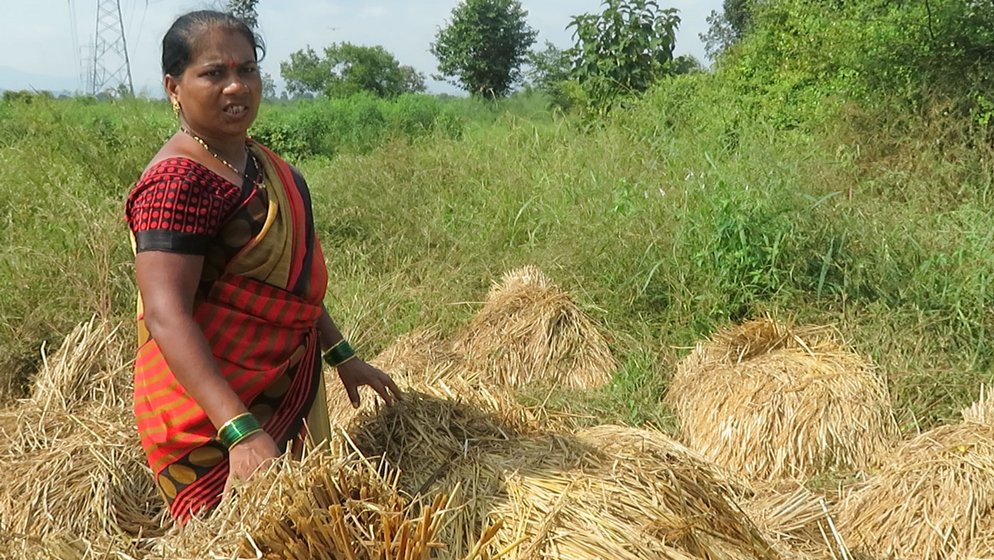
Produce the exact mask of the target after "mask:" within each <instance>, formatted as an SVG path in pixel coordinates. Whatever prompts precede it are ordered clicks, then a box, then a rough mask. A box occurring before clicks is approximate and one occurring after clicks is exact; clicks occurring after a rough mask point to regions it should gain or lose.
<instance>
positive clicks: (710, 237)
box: [0, 76, 994, 429]
mask: <svg viewBox="0 0 994 560" xmlns="http://www.w3.org/2000/svg"><path fill="white" fill-rule="evenodd" d="M713 79H714V78H712V77H709V76H696V77H694V76H692V77H687V78H681V79H678V80H673V81H671V82H668V83H666V84H663V85H662V86H660V87H659V88H657V90H655V91H654V92H652V93H651V94H650V95H649V96H647V97H646V99H645V100H643V101H642V102H640V103H637V104H635V105H634V106H633V107H632V108H630V109H628V110H627V111H625V112H623V113H616V114H613V115H611V116H609V117H607V118H605V119H602V120H598V121H590V120H576V119H563V118H555V117H553V116H552V115H551V114H550V113H549V112H548V111H546V110H544V108H543V105H544V100H543V99H541V98H536V97H531V98H521V99H513V100H511V101H509V102H506V103H504V104H502V105H492V104H483V103H479V102H475V101H470V100H450V101H441V100H437V99H433V98H402V99H400V100H397V101H395V102H380V101H374V100H370V99H367V98H354V99H350V100H338V101H322V102H314V103H310V104H307V103H298V104H290V105H277V106H272V107H268V108H267V109H266V111H265V112H264V113H263V114H262V116H261V117H260V125H259V127H258V128H259V131H260V133H259V134H256V135H257V137H260V138H262V137H265V139H266V140H268V141H270V142H271V143H274V144H276V145H277V147H280V144H281V143H282V147H283V148H284V149H286V150H289V151H290V152H291V153H290V154H289V155H290V156H293V159H294V161H295V162H296V164H297V165H298V166H299V167H300V168H301V169H302V170H303V172H304V174H305V176H306V177H307V178H308V181H309V183H310V186H311V189H312V191H313V199H314V210H315V218H316V223H317V224H316V225H317V230H318V233H319V235H320V237H321V240H322V243H323V246H324V248H325V253H326V257H327V261H328V266H329V271H330V273H331V279H330V285H329V293H328V298H327V303H328V305H329V307H330V309H331V311H332V314H333V316H334V317H336V318H337V320H338V321H339V322H340V323H341V324H342V326H343V328H344V329H345V330H346V331H348V333H349V334H350V336H351V337H352V338H353V339H354V340H355V342H356V345H357V346H358V347H359V348H360V349H361V350H362V351H363V352H364V353H368V354H372V353H375V352H377V351H379V350H380V349H382V348H384V347H385V346H386V345H387V344H389V343H390V342H391V341H392V340H393V339H394V338H395V337H396V336H398V335H400V334H403V333H405V332H407V331H409V330H411V329H413V328H416V327H428V326H432V327H436V328H439V329H441V330H443V331H453V330H455V329H456V328H458V327H459V326H460V325H462V324H464V323H465V322H466V321H468V320H469V318H470V317H471V316H472V314H473V312H474V311H475V310H476V309H477V308H478V306H479V303H480V301H481V300H482V299H483V297H484V296H485V294H486V291H487V289H488V288H489V286H490V283H491V282H492V281H494V280H496V279H498V278H499V277H500V276H501V275H502V274H503V273H504V272H505V271H507V270H509V269H512V268H515V267H518V266H521V265H524V264H535V265H537V266H539V267H540V268H542V269H543V270H544V271H545V272H546V273H547V274H549V275H550V276H551V277H552V278H553V279H554V280H555V281H556V282H557V283H559V284H560V285H561V286H562V287H564V288H565V289H566V290H567V291H569V292H570V293H571V294H573V296H574V298H575V299H576V300H577V301H578V303H579V304H580V305H581V306H582V307H583V308H584V309H585V310H586V311H587V312H588V313H589V314H590V315H591V316H592V317H593V318H594V319H595V320H596V321H597V322H598V323H599V324H600V325H601V326H602V327H603V329H604V331H605V332H606V333H607V335H608V337H609V340H610V343H611V346H612V350H613V351H614V352H615V353H616V355H617V356H618V358H619V360H620V362H621V364H622V366H621V368H620V369H619V371H618V372H616V375H615V379H614V381H613V382H612V383H611V384H610V385H609V386H608V387H606V388H604V389H602V390H599V391H593V392H583V393H581V392H568V391H556V392H553V393H551V394H549V393H537V394H534V395H526V396H525V397H524V398H525V399H526V400H528V399H531V400H533V401H534V402H544V403H546V404H551V405H554V406H557V407H560V408H562V409H564V410H569V411H571V412H573V413H576V414H579V415H581V416H583V417H586V418H590V421H591V422H595V421H596V422H617V423H627V424H634V425H643V424H653V425H657V426H661V427H664V428H666V427H670V426H672V418H671V417H670V415H669V413H668V411H667V410H665V409H664V408H663V407H662V405H661V404H660V399H661V396H662V394H663V392H664V391H665V387H666V384H667V380H668V379H669V377H670V375H671V374H672V371H673V369H674V367H675V364H676V363H677V362H678V360H679V359H680V358H681V357H682V356H683V355H685V353H686V351H687V349H688V348H689V347H691V346H692V345H693V344H694V342H696V341H697V340H699V339H700V338H702V337H704V336H706V335H708V334H709V333H710V332H712V331H713V330H714V329H715V328H717V327H720V326H723V325H727V324H730V323H732V322H735V321H739V320H742V319H744V318H747V317H751V316H754V315H757V314H761V313H773V314H775V315H777V316H780V317H789V318H794V319H796V320H798V321H802V322H817V323H831V324H835V325H837V326H838V327H839V328H840V330H841V331H842V332H843V333H844V334H845V336H846V337H847V339H848V340H849V341H850V342H851V343H852V344H853V345H854V346H855V347H856V348H857V350H858V351H860V352H862V353H864V354H867V355H869V356H871V357H872V358H873V359H874V361H875V362H876V363H877V364H878V365H879V367H881V369H882V370H883V372H884V373H885V374H886V375H887V378H888V380H889V382H890V385H891V389H892V392H893V394H894V396H895V397H896V400H897V403H898V410H899V417H900V420H901V422H902V424H903V425H904V426H905V427H906V428H908V429H912V428H915V427H926V426H929V425H932V424H935V423H937V422H941V421H944V420H948V419H950V418H952V417H954V416H955V414H956V411H957V410H958V408H960V407H963V406H966V405H967V404H969V402H970V401H971V400H972V399H974V398H975V397H976V395H977V393H978V392H979V386H980V384H981V383H985V382H986V383H990V382H991V373H990V372H991V366H992V360H994V348H992V347H991V344H990V343H989V342H988V341H987V339H988V338H989V337H988V333H989V332H991V329H992V328H994V317H991V316H990V314H989V313H988V309H989V308H990V304H991V286H990V285H989V284H990V278H991V275H992V273H991V270H994V256H992V255H994V252H992V246H991V245H992V243H994V239H992V235H991V233H990V232H991V231H994V217H992V216H991V215H990V213H989V212H987V211H986V209H987V208H989V207H990V204H989V203H990V200H989V197H990V184H991V169H990V168H989V163H988V162H989V161H991V159H990V155H991V154H990V153H989V151H988V150H987V149H978V148H977V147H976V145H975V144H973V143H972V140H971V138H970V137H969V135H966V134H964V135H963V136H962V137H958V138H953V137H950V136H948V135H947V136H945V137H944V138H945V141H944V142H943V143H940V144H937V143H935V142H934V141H930V138H932V139H934V133H935V131H936V130H939V129H941V130H946V129H949V128H950V127H952V128H955V127H957V126H959V123H957V122H955V121H952V120H948V121H945V122H936V121H935V120H934V119H932V118H931V117H929V116H927V115H923V116H914V115H907V116H905V117H904V118H903V119H902V120H901V122H900V123H899V125H898V124H896V123H894V122H892V121H887V122H884V121H881V120H879V119H878V118H877V117H874V115H873V114H861V115H858V118H857V117H854V116H853V114H845V113H842V114H840V115H837V116H836V117H833V118H831V119H828V120H823V121H821V122H819V123H812V125H811V126H809V127H806V128H805V127H794V126H792V127H788V128H784V127H783V126H782V125H781V124H780V123H779V121H777V120H776V119H772V120H768V119H764V118H762V115H752V116H750V115H749V114H747V113H746V112H745V111H747V109H743V108H741V107H740V106H738V105H735V99H734V98H731V97H729V96H730V95H731V94H730V93H728V92H727V91H725V90H723V89H721V88H720V87H716V86H714V84H712V83H710V82H709V80H713ZM722 104H724V105H722ZM716 106H723V107H727V109H726V110H722V111H715V110H714V108H715V107H716ZM740 109H741V111H743V113H742V114H737V113H736V112H737V111H739V110H740ZM847 110H848V109H847ZM0 117H2V119H0V185H2V188H0V241H2V243H0V279H3V280H4V281H3V282H2V283H0V372H3V378H4V379H5V380H6V383H7V384H8V385H12V386H14V388H13V389H9V390H8V395H13V394H17V388H16V387H17V386H19V385H23V384H24V383H25V382H26V381H28V376H29V374H30V372H31V371H33V368H34V366H35V365H36V364H37V362H38V360H39V348H40V347H41V345H42V343H43V342H45V341H48V344H50V345H52V344H56V343H57V342H58V340H59V339H60V338H61V336H62V335H64V334H66V333H68V332H69V330H70V329H71V328H72V327H73V326H74V325H75V324H76V323H78V322H80V321H82V320H84V319H86V318H88V317H89V316H91V315H92V314H100V315H103V316H106V317H108V318H110V319H112V320H115V321H121V322H125V323H128V322H130V320H131V316H132V314H133V305H134V304H133V298H134V283H133V280H132V271H131V257H130V251H129V248H128V244H127V230H126V227H125V225H124V222H123V218H122V209H123V208H122V203H123V199H124V196H125V194H126V192H127V189H128V187H129V185H130V183H131V182H132V181H133V180H134V179H135V178H136V177H137V176H138V173H139V172H140V170H141V169H142V167H143V166H144V164H145V162H146V161H147V158H148V157H150V156H151V154H152V153H154V151H155V149H156V147H157V146H158V145H159V144H160V143H161V141H162V140H163V139H164V138H165V137H166V136H167V135H168V134H169V133H170V131H171V130H172V124H171V117H170V115H169V111H168V108H167V107H166V106H165V104H164V103H161V102H159V103H155V102H140V101H136V102H130V103H121V104H112V103H95V102H86V101H81V100H73V101H55V100H35V101H31V102H30V103H25V102H23V101H16V102H6V103H2V104H0ZM950 119H951V117H950ZM962 128H963V127H960V129H962ZM267 135H268V136H267ZM280 135H282V136H280ZM930 135H933V136H930Z"/></svg>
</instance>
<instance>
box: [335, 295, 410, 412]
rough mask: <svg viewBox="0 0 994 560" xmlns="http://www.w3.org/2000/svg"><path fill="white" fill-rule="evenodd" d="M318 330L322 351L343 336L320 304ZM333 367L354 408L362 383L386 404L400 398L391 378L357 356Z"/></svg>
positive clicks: (356, 404) (398, 390) (357, 401)
mask: <svg viewBox="0 0 994 560" xmlns="http://www.w3.org/2000/svg"><path fill="white" fill-rule="evenodd" d="M318 331H319V333H320V336H321V349H322V350H323V351H328V350H330V349H331V348H332V347H334V346H335V345H336V344H338V343H339V342H341V341H342V340H343V339H344V338H345V337H343V336H342V332H341V331H340V330H338V326H337V325H336V324H335V322H334V321H333V320H332V319H331V316H330V315H328V309H327V308H325V307H324V306H322V312H321V318H320V319H318ZM335 369H336V370H338V377H339V379H341V380H342V385H344V386H345V392H346V393H348V395H349V401H351V402H352V406H353V407H355V408H358V407H359V387H362V386H363V385H368V386H369V387H371V388H372V389H373V390H374V391H376V393H377V394H378V395H380V397H381V398H382V399H383V400H384V402H386V403H387V404H388V405H389V404H393V403H394V402H395V401H399V400H400V399H401V393H400V389H398V388H397V384H396V383H394V382H393V379H391V378H390V376H389V375H387V374H385V373H383V372H382V371H380V370H379V368H376V367H373V366H371V365H369V364H368V363H366V362H365V361H363V360H361V359H359V357H354V358H352V359H350V360H348V361H345V362H343V363H341V364H339V365H337V366H335Z"/></svg>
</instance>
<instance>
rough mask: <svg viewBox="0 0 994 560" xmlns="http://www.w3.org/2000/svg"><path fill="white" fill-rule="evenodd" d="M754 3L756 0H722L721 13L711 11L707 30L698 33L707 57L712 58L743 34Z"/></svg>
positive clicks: (750, 17)
mask: <svg viewBox="0 0 994 560" xmlns="http://www.w3.org/2000/svg"><path fill="white" fill-rule="evenodd" d="M755 3H756V0H724V2H723V3H722V5H721V8H722V11H721V13H718V12H717V11H715V10H712V11H711V15H709V16H708V19H707V21H708V31H707V33H701V34H700V37H701V41H703V42H704V51H705V52H706V53H707V55H708V58H710V59H712V60H714V59H715V57H717V56H718V55H719V54H721V53H723V52H725V50H727V49H728V47H730V46H732V45H733V44H735V43H737V42H738V41H739V39H741V38H742V36H743V35H745V33H746V30H747V29H748V27H749V22H750V21H751V20H752V12H753V5H754V4H755Z"/></svg>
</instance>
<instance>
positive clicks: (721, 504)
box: [484, 426, 779, 560]
mask: <svg viewBox="0 0 994 560" xmlns="http://www.w3.org/2000/svg"><path fill="white" fill-rule="evenodd" d="M642 435H644V432H643V433H639V432H636V433H634V434H633V433H632V431H630V430H629V429H627V428H621V427H614V426H602V427H598V428H595V429H593V430H590V431H586V432H581V433H580V434H578V436H577V438H576V439H575V440H573V441H572V442H570V441H569V440H568V439H563V438H554V440H553V441H549V440H548V439H546V441H547V442H548V443H546V447H547V449H546V450H545V452H544V453H543V454H542V455H528V454H525V455H523V456H520V457H518V456H517V455H510V456H505V457H485V458H484V461H485V462H493V463H495V464H498V465H499V464H501V463H504V464H503V466H502V468H503V471H504V472H505V473H506V475H505V476H506V478H505V480H504V487H505V493H506V496H507V498H506V500H503V501H501V502H499V503H498V507H497V509H496V511H495V512H494V515H496V516H498V517H501V518H503V519H504V520H505V526H507V527H513V528H515V531H513V532H503V533H498V534H497V536H496V539H495V545H496V547H497V548H498V549H499V548H501V547H513V548H512V550H513V552H512V553H511V554H510V555H509V558H516V559H524V558H556V559H570V560H587V559H589V560H595V559H596V560H599V559H604V558H611V559H626V560H627V559H632V560H635V559H638V560H643V559H644V560H649V559H652V560H656V559H673V560H677V559H679V560H683V559H709V558H724V559H770V558H779V556H778V555H777V553H776V552H775V551H773V549H771V548H770V546H769V545H768V544H767V543H766V542H765V541H764V539H763V538H762V536H761V535H760V534H759V532H758V530H757V529H756V528H755V526H753V525H752V523H751V522H750V521H749V519H748V518H747V517H746V516H745V515H744V514H742V513H741V511H740V510H739V509H738V507H737V506H736V505H735V504H734V502H733V500H732V496H731V494H730V493H729V491H728V487H727V485H726V481H723V480H719V479H715V478H714V477H713V473H714V472H715V471H714V469H712V468H709V467H707V466H706V465H705V463H704V461H702V460H701V459H699V458H697V457H696V456H695V455H694V454H693V453H690V452H688V451H687V450H686V449H685V448H683V447H682V446H681V445H679V444H676V443H675V442H674V443H673V444H672V446H671V448H670V449H669V450H668V451H666V452H665V453H659V452H661V451H663V450H662V449H657V450H655V451H650V452H643V451H641V450H639V449H638V448H633V449H623V448H622V447H620V446H619V448H618V449H617V450H616V451H615V452H614V453H605V452H602V451H601V450H598V449H597V448H596V446H597V445H598V444H599V443H603V442H604V441H607V439H608V438H611V437H613V436H619V437H622V438H625V437H629V438H631V437H635V438H637V437H641V436H642ZM535 439H538V438H535ZM555 440H558V441H555ZM654 440H655V442H656V443H657V444H658V443H662V441H663V439H662V438H654ZM521 443H525V442H519V445H520V444H521ZM564 446H565V447H566V448H567V450H564V451H559V452H557V451H556V449H562V448H563V447H564ZM541 447H542V445H541V440H540V441H539V442H531V443H525V445H524V446H523V449H524V450H529V449H541ZM570 447H573V449H568V448H570ZM580 450H584V451H585V453H584V454H583V456H582V458H581V459H577V456H578V451H580ZM515 451H516V450H515V449H514V448H508V449H507V450H505V453H515ZM661 456H668V457H669V460H668V461H660V460H659V458H660V457H661ZM508 462H510V463H511V464H515V463H516V467H517V468H515V469H513V470H512V469H510V468H508V467H510V466H511V464H508ZM515 545H516V546H515Z"/></svg>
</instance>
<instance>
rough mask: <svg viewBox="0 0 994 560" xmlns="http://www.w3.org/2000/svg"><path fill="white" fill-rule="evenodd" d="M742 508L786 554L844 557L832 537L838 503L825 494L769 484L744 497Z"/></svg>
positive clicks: (812, 559) (805, 559)
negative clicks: (770, 485) (833, 502)
mask: <svg viewBox="0 0 994 560" xmlns="http://www.w3.org/2000/svg"><path fill="white" fill-rule="evenodd" d="M742 509H743V511H744V512H745V513H746V514H747V515H748V516H749V518H750V519H752V520H753V522H754V523H756V526H757V527H758V528H759V531H760V532H761V533H762V534H763V536H764V537H766V540H767V541H768V542H770V543H771V544H772V545H773V547H774V548H775V549H776V550H777V551H778V552H780V554H781V555H782V556H783V557H784V558H792V559H798V560H835V559H836V558H842V557H843V556H842V554H843V553H842V552H841V551H839V552H838V553H837V552H836V551H835V549H836V547H837V544H836V543H835V542H834V541H833V540H832V538H831V534H832V526H833V525H834V521H833V518H834V516H835V514H836V512H835V507H834V505H832V504H830V503H829V502H828V501H827V500H826V498H825V497H824V496H820V495H817V494H815V493H814V492H811V491H810V490H807V489H806V488H804V487H798V488H795V489H794V490H793V491H785V490H777V489H773V488H768V489H764V490H762V491H759V492H757V494H756V495H755V496H754V497H752V498H751V499H747V500H745V501H743V502H742ZM830 521H832V522H831V523H830Z"/></svg>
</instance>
